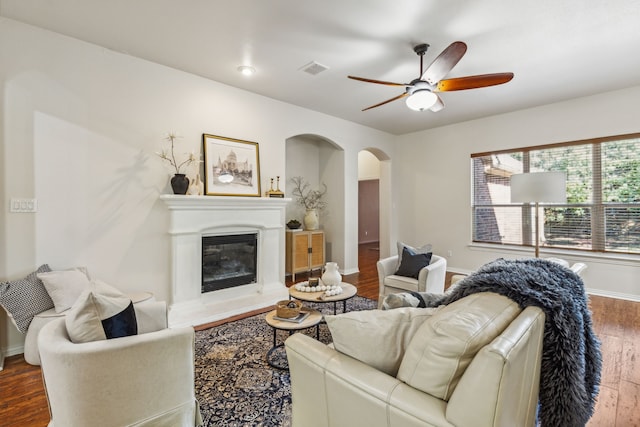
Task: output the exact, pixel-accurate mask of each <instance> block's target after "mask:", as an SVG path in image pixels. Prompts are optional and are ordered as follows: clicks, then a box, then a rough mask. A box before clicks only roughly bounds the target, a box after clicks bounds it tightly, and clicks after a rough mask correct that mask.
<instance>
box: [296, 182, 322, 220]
mask: <svg viewBox="0 0 640 427" xmlns="http://www.w3.org/2000/svg"><path fill="white" fill-rule="evenodd" d="M291 182H292V183H293V186H294V187H293V190H292V191H291V194H292V195H293V197H294V199H295V201H296V203H297V204H298V205H300V206H302V207H303V208H304V209H305V211H306V213H305V215H304V220H303V221H304V228H305V229H306V230H317V229H318V227H319V226H320V221H319V217H318V213H319V212H320V211H322V210H324V209H325V208H326V207H327V202H326V201H324V200H323V197H324V195H325V194H326V193H327V186H326V184H324V183H323V184H322V189H312V188H311V185H310V184H309V183H308V182H307V181H305V179H304V178H303V177H301V176H294V177H293V178H291Z"/></svg>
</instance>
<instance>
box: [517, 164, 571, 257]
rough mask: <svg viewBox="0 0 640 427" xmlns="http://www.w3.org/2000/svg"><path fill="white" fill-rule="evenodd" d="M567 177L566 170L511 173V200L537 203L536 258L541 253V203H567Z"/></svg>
mask: <svg viewBox="0 0 640 427" xmlns="http://www.w3.org/2000/svg"><path fill="white" fill-rule="evenodd" d="M566 201H567V178H566V174H565V173H564V172H533V173H521V174H516V175H511V202H512V203H535V221H536V228H535V230H536V237H535V238H536V245H535V247H536V258H538V257H539V255H540V238H539V237H540V235H539V223H538V204H539V203H566Z"/></svg>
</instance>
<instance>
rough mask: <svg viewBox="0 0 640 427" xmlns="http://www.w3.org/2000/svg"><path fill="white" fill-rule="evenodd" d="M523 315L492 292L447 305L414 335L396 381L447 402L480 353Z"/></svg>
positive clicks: (502, 297) (508, 301)
mask: <svg viewBox="0 0 640 427" xmlns="http://www.w3.org/2000/svg"><path fill="white" fill-rule="evenodd" d="M393 311H397V310H391V311H390V312H393ZM520 311H521V309H520V308H519V307H518V304H517V303H516V302H514V301H512V300H510V299H509V298H507V297H504V296H502V295H498V294H495V293H492V292H481V293H477V294H473V295H469V296H467V297H465V298H462V299H460V300H458V301H455V302H453V303H451V304H449V305H447V306H444V307H443V308H442V309H441V310H439V311H438V312H437V313H435V314H434V315H433V316H432V317H431V318H429V319H428V320H427V321H425V322H424V324H423V325H422V326H421V327H420V328H419V329H418V330H417V331H416V333H415V335H414V336H413V339H412V340H411V342H410V343H409V345H408V346H407V349H406V351H405V354H404V358H403V359H402V363H401V364H400V368H399V369H398V376H397V378H398V379H399V380H400V381H403V382H405V383H407V384H409V385H410V386H412V387H414V388H416V389H418V390H422V391H424V392H425V393H428V394H430V395H432V396H435V397H437V398H439V399H443V400H449V397H451V393H453V390H454V389H455V387H456V385H457V384H458V381H459V380H460V377H461V376H462V374H463V373H464V371H465V370H466V369H467V366H469V363H471V360H472V359H473V357H474V356H475V355H476V353H477V352H478V351H479V350H480V349H481V348H482V347H484V346H485V345H487V344H488V343H490V342H491V341H493V340H494V339H495V338H496V337H497V336H498V335H500V334H501V333H502V332H503V331H504V329H505V328H506V327H507V326H508V325H509V324H510V323H511V322H512V321H513V319H515V318H516V316H517V315H518V314H519V313H520Z"/></svg>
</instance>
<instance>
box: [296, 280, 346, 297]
mask: <svg viewBox="0 0 640 427" xmlns="http://www.w3.org/2000/svg"><path fill="white" fill-rule="evenodd" d="M294 288H295V289H296V290H297V291H300V292H324V294H325V295H326V296H328V297H331V296H334V295H340V294H341V293H342V291H343V290H342V287H341V286H340V285H339V284H338V285H324V284H323V285H319V286H309V282H300V283H296V284H295V285H294Z"/></svg>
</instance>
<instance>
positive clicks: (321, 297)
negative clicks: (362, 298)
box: [289, 282, 358, 314]
mask: <svg viewBox="0 0 640 427" xmlns="http://www.w3.org/2000/svg"><path fill="white" fill-rule="evenodd" d="M296 284H297V283H296ZM340 287H341V288H342V293H341V294H338V295H332V296H330V297H329V296H326V295H325V294H324V291H320V292H301V291H299V290H297V289H296V288H295V285H293V286H291V287H290V288H289V297H291V298H295V299H297V300H300V301H307V302H320V303H324V302H332V303H333V314H336V305H337V303H338V301H342V312H343V313H346V312H347V300H348V299H351V298H353V297H354V296H356V293H358V288H356V287H355V286H353V285H352V284H350V283H346V282H342V283H340Z"/></svg>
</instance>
